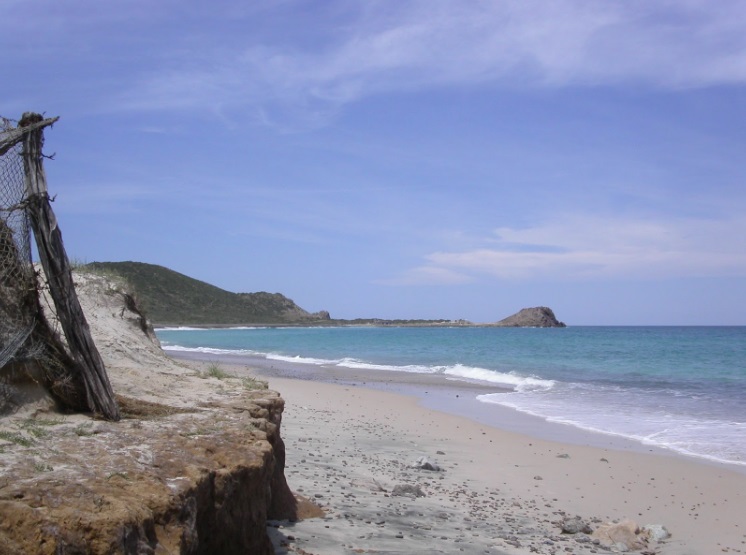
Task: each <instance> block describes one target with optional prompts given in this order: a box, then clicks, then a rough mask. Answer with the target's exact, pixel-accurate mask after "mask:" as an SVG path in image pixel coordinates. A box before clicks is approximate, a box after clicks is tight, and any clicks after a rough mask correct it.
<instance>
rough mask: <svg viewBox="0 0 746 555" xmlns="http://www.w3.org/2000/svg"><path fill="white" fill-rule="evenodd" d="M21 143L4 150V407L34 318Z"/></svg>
mask: <svg viewBox="0 0 746 555" xmlns="http://www.w3.org/2000/svg"><path fill="white" fill-rule="evenodd" d="M13 128H14V126H13V122H12V121H11V120H8V119H6V118H0V139H2V138H4V137H7V136H8V135H9V133H10V131H11V130H12V129H13ZM22 148H23V144H22V142H16V143H15V144H8V145H6V146H5V147H4V148H3V150H6V149H7V150H6V152H4V154H2V155H1V156H0V413H2V412H7V410H9V409H10V408H12V405H13V404H14V402H13V401H14V397H15V395H14V394H15V388H13V386H12V385H11V384H10V382H11V380H12V379H13V378H14V377H15V376H14V374H16V373H17V372H18V371H19V370H20V369H21V366H23V364H22V363H23V361H24V360H25V359H26V358H27V357H28V356H29V354H30V353H29V348H30V345H29V341H28V339H29V336H30V335H31V333H32V331H33V328H34V320H35V317H34V313H33V309H32V304H31V301H32V300H33V299H32V297H31V295H36V288H35V282H34V274H33V265H32V262H31V243H30V231H29V221H28V217H27V215H26V212H25V210H24V209H23V200H24V197H25V194H24V191H25V183H24V170H23V158H22V156H21V151H22Z"/></svg>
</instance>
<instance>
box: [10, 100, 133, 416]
mask: <svg viewBox="0 0 746 555" xmlns="http://www.w3.org/2000/svg"><path fill="white" fill-rule="evenodd" d="M56 120H57V118H54V119H49V120H44V118H43V117H42V116H41V115H39V114H34V113H25V114H23V117H22V118H21V121H19V122H18V126H19V127H29V126H33V127H34V129H32V130H30V131H28V132H27V133H25V136H24V139H23V165H24V170H25V175H26V197H27V202H28V214H29V219H30V222H31V228H32V229H33V231H34V238H35V239H36V246H37V249H38V251H39V259H40V260H41V263H42V266H43V267H44V272H45V274H46V277H47V281H48V282H49V293H50V296H51V297H52V300H53V301H54V306H55V308H56V309H57V318H58V319H59V321H60V325H61V326H62V330H63V331H64V332H65V337H67V344H68V347H69V349H70V354H71V355H72V357H73V359H74V360H75V362H76V363H77V365H78V367H79V368H80V371H81V372H82V378H83V383H84V384H85V389H86V397H87V401H88V408H89V409H90V410H91V411H92V412H94V413H97V414H100V415H102V416H103V417H104V418H106V419H108V420H119V419H120V414H119V407H118V406H117V403H116V400H115V399H114V392H113V391H112V389H111V384H110V383H109V378H108V376H107V375H106V368H105V367H104V362H103V360H102V359H101V355H100V354H99V352H98V349H96V345H95V343H94V342H93V338H92V337H91V331H90V328H89V327H88V322H87V321H86V319H85V315H84V314H83V309H82V308H81V307H80V302H79V301H78V297H77V295H76V293H75V286H74V284H73V277H72V272H71V270H70V262H69V261H68V258H67V253H66V252H65V247H64V245H63V243H62V233H61V232H60V230H59V228H58V227H57V219H56V218H55V216H54V212H53V211H52V207H51V205H50V202H49V194H48V192H47V179H46V176H45V174H44V166H43V165H42V152H41V147H42V143H43V128H44V127H45V126H46V125H51V124H52V123H54V122H55V121H56ZM45 124H46V125H45Z"/></svg>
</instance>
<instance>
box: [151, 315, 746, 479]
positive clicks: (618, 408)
mask: <svg viewBox="0 0 746 555" xmlns="http://www.w3.org/2000/svg"><path fill="white" fill-rule="evenodd" d="M156 333H157V335H158V337H159V339H160V341H161V343H162V345H163V348H164V349H165V350H167V351H181V352H182V353H190V352H191V353H202V354H208V355H214V356H216V357H217V356H222V355H234V356H237V357H241V356H244V357H249V358H251V359H254V360H257V359H261V360H267V361H276V362H278V363H285V364H292V365H294V367H296V368H297V369H299V370H298V371H299V372H303V371H304V370H303V369H304V368H305V369H308V371H310V370H311V369H312V368H313V367H319V366H335V367H338V368H339V369H343V370H344V369H350V370H351V371H352V370H355V371H358V372H359V371H360V370H365V369H375V370H386V371H391V372H410V373H429V374H442V375H444V376H446V377H447V378H449V379H451V380H454V382H459V381H467V382H478V383H484V384H490V385H494V386H495V388H496V391H499V392H496V393H486V394H479V395H476V394H475V395H476V398H477V400H478V401H479V402H481V403H485V404H488V405H489V404H494V405H501V406H503V407H508V408H509V409H512V410H515V411H519V412H522V413H526V414H530V415H533V416H535V417H539V418H541V419H544V420H546V421H548V422H553V423H558V424H562V425H566V426H572V427H575V428H579V429H582V430H587V431H590V432H597V433H601V434H607V435H611V436H617V437H621V438H626V439H628V440H633V441H635V442H639V443H640V444H643V445H647V446H655V447H660V448H664V449H670V450H673V451H676V452H678V453H681V454H685V455H689V456H694V457H699V458H704V459H708V460H711V461H717V462H722V463H729V464H735V465H744V466H746V327H742V326H738V327H696V326H691V327H662V326H661V327H659V326H656V327H626V326H625V327H596V326H588V327H584V326H570V327H566V328H495V327H462V326H454V327H396V326H390V327H389V326H382V327H372V326H346V327H287V328H284V327H254V328H228V329H226V328H222V329H190V328H164V329H158V330H156Z"/></svg>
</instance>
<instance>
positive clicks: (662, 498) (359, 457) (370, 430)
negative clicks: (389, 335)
mask: <svg viewBox="0 0 746 555" xmlns="http://www.w3.org/2000/svg"><path fill="white" fill-rule="evenodd" d="M191 358H192V359H194V358H195V357H191ZM213 358H214V357H213ZM224 363H225V361H223V362H221V364H224ZM226 368H227V369H228V371H230V372H235V373H236V374H239V375H243V374H250V375H257V373H259V375H261V377H262V378H263V379H267V380H268V381H269V386H270V388H272V389H275V390H277V391H280V392H281V394H282V396H283V397H284V398H285V400H286V403H287V404H286V410H285V414H284V417H283V424H282V436H283V437H284V439H285V443H286V446H287V467H286V476H287V479H288V483H289V484H290V487H291V489H293V490H294V491H295V492H297V493H299V494H301V495H303V496H305V497H307V498H309V499H311V500H313V501H314V502H315V503H317V504H318V505H319V506H321V507H322V508H323V509H324V511H325V512H326V514H325V516H324V517H323V518H312V519H306V520H302V521H300V522H295V523H290V522H275V523H272V524H273V526H272V528H271V534H272V536H273V540H274V541H275V544H276V546H277V553H280V554H285V553H300V554H314V555H322V554H336V553H340V554H341V553H413V554H415V553H416V554H420V553H422V554H425V553H509V554H528V553H542V554H551V553H577V554H581V553H604V552H608V550H607V549H604V548H603V547H602V545H603V544H602V545H599V543H598V540H597V541H596V543H594V541H593V540H594V537H593V536H589V535H587V534H582V533H580V534H568V533H562V531H561V528H560V523H561V522H562V521H563V520H564V519H567V518H569V517H575V516H580V517H581V519H582V520H583V521H584V522H586V523H588V524H590V526H591V527H592V528H594V529H597V528H599V527H601V526H602V525H603V524H604V523H607V522H619V521H623V520H625V519H630V520H632V521H634V522H635V523H636V524H637V525H639V526H643V525H663V526H665V528H666V529H667V530H668V531H669V532H670V533H671V537H670V538H669V539H666V540H664V541H662V542H660V543H659V542H655V541H651V542H650V543H648V544H640V545H639V546H638V552H642V553H660V554H692V555H693V554H700V555H713V554H716V553H746V473H744V472H743V470H742V468H741V467H729V466H725V465H719V464H714V463H709V462H706V461H702V460H697V459H693V458H688V457H684V456H680V455H676V454H673V453H669V452H667V451H663V450H651V449H649V448H647V447H645V446H643V445H640V444H637V443H634V442H626V441H623V440H620V439H615V438H611V437H609V436H603V435H600V434H590V433H584V432H580V431H577V430H573V429H572V428H570V427H568V426H562V425H556V424H555V425H550V424H547V423H544V422H542V421H540V420H539V419H532V418H530V417H521V416H520V415H519V414H518V413H516V412H515V411H512V410H509V409H504V408H500V410H497V408H495V410H496V411H495V410H493V411H492V413H491V416H490V418H491V419H492V422H491V425H486V424H485V423H483V422H480V421H479V420H480V418H481V419H484V417H483V414H482V416H481V417H480V413H479V412H478V411H477V410H476V409H475V404H476V405H484V403H478V402H477V401H474V398H475V396H476V395H477V394H479V393H480V390H483V391H484V392H486V391H487V390H486V389H485V386H484V385H481V384H467V383H463V382H453V381H451V380H446V379H443V378H442V377H439V376H429V375H411V374H406V375H405V374H402V373H393V372H379V373H377V372H362V371H355V372H354V373H349V372H347V371H344V370H342V371H340V370H339V369H318V368H316V369H314V370H313V372H311V371H310V370H309V371H308V372H306V373H304V377H306V378H307V377H311V378H312V379H299V377H298V375H297V371H295V372H296V374H294V371H293V370H292V369H291V368H290V367H286V368H277V367H274V368H270V367H267V366H265V367H264V368H259V369H257V368H256V367H254V366H251V367H248V366H242V365H234V366H231V367H230V368H228V367H226ZM288 375H294V377H292V378H288V377H287V376H288ZM334 382H336V383H334ZM488 389H489V388H488ZM396 391H399V392H402V391H403V392H407V393H412V392H414V391H418V392H419V395H418V396H414V395H404V394H401V393H397V392H396ZM425 391H427V393H425ZM492 391H494V389H492ZM418 397H419V398H418ZM428 398H431V399H432V401H431V402H429V401H428ZM447 398H451V399H452V400H453V403H451V404H450V405H449V404H448V403H445V400H446V399H447ZM444 403H445V405H446V406H447V407H448V410H449V411H450V412H448V413H447V412H442V411H440V410H434V409H433V408H431V407H428V406H425V405H431V406H432V405H437V406H443V405H444ZM488 408H489V406H488ZM454 412H455V413H459V412H460V413H462V414H463V415H464V416H462V415H459V414H452V413H454ZM495 414H497V416H495ZM495 418H498V419H502V420H501V421H497V422H495ZM511 429H512V430H513V431H508V430H511ZM516 429H517V430H520V431H521V432H520V433H516V431H515V430H516ZM555 436H556V437H557V438H559V441H555V440H551V439H548V438H551V437H555ZM421 457H426V458H427V459H428V461H429V462H431V463H432V464H434V465H437V466H439V467H441V468H442V470H441V471H434V470H425V469H419V468H414V467H412V466H411V465H412V464H413V463H415V462H416V461H417V460H418V459H420V458H421ZM637 538H638V539H639V536H638V537H637ZM606 540H607V541H606V544H607V545H608V543H609V542H608V538H606ZM617 547H620V546H619V545H617ZM612 550H613V548H612Z"/></svg>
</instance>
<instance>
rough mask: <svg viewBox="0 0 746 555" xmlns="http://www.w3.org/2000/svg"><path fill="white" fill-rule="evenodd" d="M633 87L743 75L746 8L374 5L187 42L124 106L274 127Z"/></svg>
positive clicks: (558, 1) (697, 3) (640, 2)
mask: <svg viewBox="0 0 746 555" xmlns="http://www.w3.org/2000/svg"><path fill="white" fill-rule="evenodd" d="M283 8H284V9H292V5H288V4H285V5H283ZM308 24H309V25H313V24H314V22H313V21H311V20H309V21H308ZM234 42H235V41H234ZM629 82H633V83H638V84H639V83H642V84H647V85H648V86H651V87H663V88H680V87H707V86H713V85H723V84H734V83H735V84H743V83H744V82H746V8H744V6H743V4H742V3H741V2H739V1H732V0H716V1H714V2H713V1H712V0H708V1H703V0H689V1H676V2H673V1H662V2H648V1H645V0H636V1H635V0H632V1H628V2H623V3H620V2H587V1H583V0H536V1H532V2H525V1H523V0H514V1H503V2H479V1H473V2H446V1H427V2H425V1H419V2H407V3H400V4H392V3H390V2H374V3H372V4H369V5H368V6H367V7H366V8H364V9H361V11H360V12H359V13H354V14H352V15H350V16H348V20H347V21H345V22H344V24H340V25H339V26H337V27H336V28H335V30H334V32H332V33H331V34H330V35H329V36H327V37H325V40H324V41H323V42H322V43H321V44H320V45H318V46H317V47H316V48H315V49H308V48H306V47H305V46H301V45H299V44H294V43H293V42H292V41H290V40H286V41H284V42H279V41H276V42H269V41H267V40H264V41H259V42H257V41H255V40H252V39H251V38H248V39H245V40H244V41H243V45H242V46H241V47H239V48H231V49H230V50H228V49H225V48H221V49H216V48H215V47H214V46H210V45H208V44H205V43H197V44H195V45H194V47H193V48H191V49H190V48H185V49H184V50H183V55H182V57H181V58H179V57H175V58H170V59H169V62H168V64H167V65H166V66H163V65H161V66H158V67H150V68H146V70H145V71H144V72H143V74H142V75H141V77H140V78H139V80H138V81H137V83H136V85H135V86H134V87H133V88H131V89H130V90H129V91H128V92H127V93H126V94H125V95H124V97H123V98H121V99H120V102H121V103H122V105H126V106H129V107H130V108H159V109H162V108H173V109H184V108H192V107H203V108H204V107H212V108H215V109H221V108H222V109H224V108H227V107H243V108H244V109H251V110H253V111H254V114H255V116H256V117H257V119H262V118H263V119H264V120H265V121H267V122H269V123H273V122H275V121H276V120H279V119H281V118H283V117H288V118H296V117H300V116H303V117H306V118H309V120H312V121H313V120H323V119H324V118H325V117H327V116H328V115H329V114H331V113H334V111H335V110H336V109H338V108H339V107H340V106H343V105H345V104H347V103H350V102H354V101H356V100H359V99H361V98H363V97H366V96H369V95H375V94H378V93H382V92H388V91H406V90H417V89H422V88H428V87H442V86H467V87H468V86H474V85H484V84H487V85H508V86H532V87H562V86H568V85H581V86H592V85H599V84H620V83H621V84H624V83H629Z"/></svg>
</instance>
